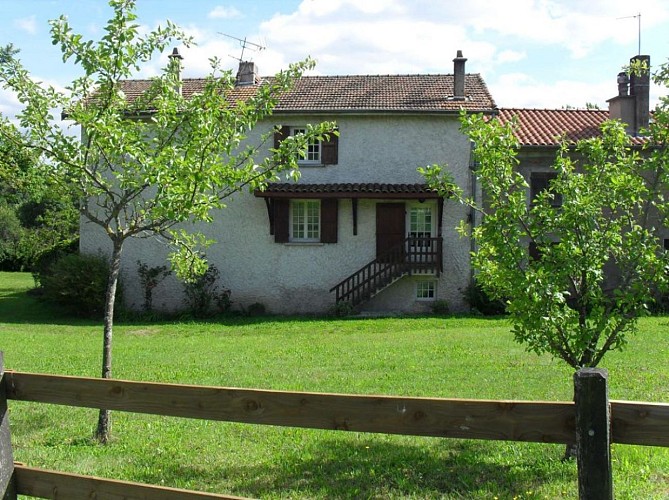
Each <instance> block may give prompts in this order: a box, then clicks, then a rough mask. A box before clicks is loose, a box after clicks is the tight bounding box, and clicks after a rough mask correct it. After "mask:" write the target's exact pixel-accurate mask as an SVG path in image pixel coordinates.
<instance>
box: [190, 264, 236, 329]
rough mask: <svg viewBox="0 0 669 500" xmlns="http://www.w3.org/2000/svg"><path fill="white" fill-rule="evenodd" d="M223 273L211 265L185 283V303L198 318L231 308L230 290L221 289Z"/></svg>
mask: <svg viewBox="0 0 669 500" xmlns="http://www.w3.org/2000/svg"><path fill="white" fill-rule="evenodd" d="M220 275H221V273H220V272H219V271H218V269H217V268H216V266H213V265H211V266H209V268H208V269H207V272H205V273H204V274H203V275H202V276H199V277H197V278H195V279H193V280H191V281H187V282H186V283H184V295H185V299H184V302H185V305H186V309H187V311H188V312H189V313H191V314H192V315H193V316H195V317H196V318H206V317H210V316H213V315H215V314H218V313H222V312H227V311H229V310H230V306H231V305H232V301H231V300H230V293H231V292H230V290H228V289H227V288H223V289H219V286H218V278H219V277H220Z"/></svg>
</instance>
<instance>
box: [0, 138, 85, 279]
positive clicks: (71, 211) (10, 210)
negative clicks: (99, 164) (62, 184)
mask: <svg viewBox="0 0 669 500" xmlns="http://www.w3.org/2000/svg"><path fill="white" fill-rule="evenodd" d="M18 137H19V136H18V135H16V136H15V138H18ZM44 168H45V166H44V165H42V164H40V162H39V161H38V158H37V157H36V155H35V154H34V153H32V152H31V151H29V150H28V149H27V148H20V147H19V148H17V147H15V145H14V144H13V143H12V142H10V141H8V140H6V139H4V138H3V137H2V136H0V200H2V201H1V202H0V203H1V205H2V207H1V208H0V269H4V270H31V271H34V270H35V269H36V267H37V266H39V263H40V261H41V260H42V256H43V255H45V254H49V253H52V252H53V251H56V250H65V249H67V248H69V247H70V246H72V244H73V243H74V242H76V241H77V234H78V224H79V215H78V210H77V209H76V206H75V203H74V199H73V198H72V197H71V196H70V195H69V193H68V192H66V191H63V190H62V189H60V188H59V186H58V185H55V184H54V183H52V182H49V176H48V175H44Z"/></svg>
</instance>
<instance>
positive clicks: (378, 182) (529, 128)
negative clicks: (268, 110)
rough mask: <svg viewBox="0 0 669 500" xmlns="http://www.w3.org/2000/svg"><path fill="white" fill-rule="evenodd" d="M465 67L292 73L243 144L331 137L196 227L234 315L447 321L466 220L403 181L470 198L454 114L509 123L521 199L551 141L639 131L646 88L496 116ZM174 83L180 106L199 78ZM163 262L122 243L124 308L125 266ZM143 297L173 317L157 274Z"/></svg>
mask: <svg viewBox="0 0 669 500" xmlns="http://www.w3.org/2000/svg"><path fill="white" fill-rule="evenodd" d="M644 57H645V56H644ZM466 61H467V59H465V58H464V57H463V56H462V53H461V52H460V51H458V52H457V56H456V57H455V58H454V59H453V73H452V74H432V75H374V76H370V75H350V76H305V77H302V78H301V79H300V80H299V81H298V82H297V84H296V85H295V87H294V89H293V90H292V91H290V92H288V93H286V94H285V95H283V97H282V98H281V100H280V102H279V104H278V106H277V107H276V109H275V111H274V114H273V115H272V116H271V118H270V119H268V120H266V121H264V122H262V123H260V124H259V125H258V127H257V129H256V130H254V132H253V134H257V135H258V137H259V136H260V134H262V133H267V132H271V131H272V130H274V131H275V141H280V140H281V138H282V137H285V136H286V135H289V134H294V133H297V132H299V131H300V130H302V129H304V128H305V126H306V125H307V124H309V123H318V122H321V121H324V120H334V121H336V122H337V124H338V129H339V136H338V137H332V138H331V140H330V141H328V142H322V143H314V144H310V145H309V149H308V152H307V156H306V158H305V159H304V160H303V161H301V162H300V170H301V173H302V176H301V179H300V181H299V182H297V183H292V182H291V183H288V182H286V183H276V184H271V185H269V186H268V188H267V189H266V190H264V191H257V192H255V193H246V192H240V193H237V194H236V195H235V196H234V197H233V198H232V199H231V200H229V203H228V206H227V208H226V209H224V210H223V211H222V212H221V213H220V214H217V216H216V217H215V221H214V223H212V224H210V225H207V226H206V227H205V228H204V229H205V232H206V233H207V235H208V236H211V237H212V238H214V239H215V240H216V242H217V243H216V244H214V245H213V246H212V247H210V248H209V249H208V250H207V259H208V261H209V262H210V263H211V264H213V265H215V266H216V268H217V269H218V270H219V271H220V279H221V284H222V286H224V287H226V288H229V289H230V290H231V292H232V296H231V298H232V300H233V302H234V304H235V305H236V306H238V307H248V306H249V305H250V304H253V303H262V304H263V305H264V306H265V307H266V308H267V309H268V310H269V311H271V312H274V313H282V314H290V313H298V314H305V313H306V314H308V313H322V312H325V311H327V310H328V309H330V308H331V307H332V306H334V305H335V303H342V302H344V303H346V302H347V303H349V304H350V305H351V306H354V307H355V308H356V309H357V310H359V311H363V312H370V313H373V312H397V313H412V312H424V311H429V310H430V309H431V307H432V306H433V305H434V304H435V301H440V300H443V301H446V303H447V304H448V306H449V307H450V310H451V311H465V310H466V309H467V305H466V303H465V301H464V298H463V292H464V290H465V289H466V288H467V287H468V286H469V285H470V283H471V281H472V277H473V276H472V270H471V266H470V260H469V255H470V252H471V251H472V250H473V248H472V243H471V241H469V240H467V239H464V238H461V237H459V236H458V234H457V233H456V231H455V227H456V225H457V224H458V222H459V221H461V220H463V219H469V220H470V221H472V222H474V223H476V220H475V216H474V214H473V213H470V212H469V210H468V209H467V208H466V207H464V206H463V205H460V204H458V203H457V202H455V201H451V200H445V199H443V198H441V197H439V196H438V195H437V194H436V193H435V192H433V191H431V190H430V189H428V188H427V186H426V185H425V183H424V179H423V178H422V176H421V175H420V174H419V173H418V172H417V168H418V167H422V166H426V165H431V164H447V165H448V166H449V169H450V170H451V171H452V172H453V174H454V178H455V181H456V182H457V183H458V184H459V185H460V186H461V187H462V188H463V190H464V192H465V194H466V195H468V196H474V197H479V198H480V196H481V193H480V192H477V191H478V190H477V187H476V181H475V176H474V167H475V166H474V164H473V160H472V158H473V156H472V145H471V144H470V141H469V140H468V138H467V137H466V136H465V135H464V134H463V133H462V132H461V131H460V124H459V120H458V116H459V113H460V110H461V109H465V110H466V111H468V112H472V113H474V112H476V113H479V112H480V113H484V114H487V115H489V116H490V117H495V118H497V119H501V120H509V119H511V117H513V116H515V117H516V119H517V120H518V123H519V125H520V127H519V130H518V137H519V139H520V142H521V144H522V150H521V154H520V159H521V169H522V171H523V173H524V175H526V176H527V178H528V181H529V182H530V184H531V186H532V190H538V189H545V188H546V186H547V182H548V181H549V179H550V175H551V174H550V172H549V168H550V165H551V163H552V159H553V158H554V155H555V152H556V151H557V147H558V144H559V138H560V137H562V136H566V137H567V138H568V139H573V140H577V139H580V138H584V137H591V136H593V135H596V134H597V133H598V131H597V127H598V125H599V124H600V123H601V122H602V121H604V120H606V119H607V118H609V117H614V118H620V119H622V120H623V121H625V122H626V123H629V124H630V130H629V131H630V133H631V134H632V135H635V134H636V133H637V132H638V130H639V128H641V127H642V126H644V125H647V124H648V81H647V80H645V83H644V82H640V81H633V82H631V84H630V83H629V82H627V83H624V82H622V81H621V83H620V90H619V95H618V96H617V97H615V98H613V99H612V100H611V101H610V111H599V110H533V109H498V108H497V105H496V103H495V101H494V100H493V98H492V96H491V95H490V92H489V91H488V88H487V87H486V84H485V82H484V81H483V79H482V78H481V76H480V75H479V74H468V73H466V72H465V63H466ZM619 79H620V80H623V78H622V76H621V77H619ZM262 81H263V78H261V77H260V76H259V75H258V71H257V67H256V65H255V64H254V63H248V62H243V63H241V64H240V70H239V73H238V75H237V85H238V89H237V90H236V91H239V92H241V93H244V92H246V93H248V92H253V89H254V87H255V86H257V85H259V84H261V82H262ZM182 84H183V86H182V92H184V94H185V95H187V94H188V93H195V92H197V91H198V88H199V87H198V86H201V85H202V80H198V79H184V80H183V81H182ZM147 85H148V82H146V81H129V82H126V83H125V88H124V91H125V92H126V95H130V96H131V95H133V94H134V95H138V94H139V93H141V92H142V91H143V89H145V88H146V86H147ZM644 85H645V87H644ZM627 89H629V91H628V90H627ZM644 109H645V114H644V112H643V110H644ZM267 147H268V148H269V146H267ZM266 153H267V154H269V150H267V151H266ZM106 244H107V240H106V238H104V237H103V235H101V234H99V230H98V229H96V228H94V227H93V225H91V224H88V225H87V224H82V227H81V250H82V252H87V253H95V252H98V251H99V250H100V249H102V250H103V251H105V250H106V249H105V247H104V245H106ZM166 256H167V250H166V249H165V248H164V247H163V246H162V245H160V244H159V243H157V242H154V241H152V240H136V241H129V242H128V243H127V245H126V249H125V253H124V259H123V262H124V267H123V269H122V280H123V281H124V283H125V296H124V298H125V301H126V305H127V306H129V307H134V308H139V307H140V305H141V304H142V291H141V287H140V286H139V284H138V283H139V281H138V280H139V278H138V274H137V270H136V265H137V264H136V263H137V261H141V262H144V263H146V264H148V265H150V266H157V265H164V264H165V263H166ZM154 297H155V299H154V306H155V307H156V308H157V309H163V310H174V309H178V308H179V307H180V306H181V305H182V300H183V289H182V286H181V285H180V284H179V283H178V282H177V281H176V280H175V279H174V278H171V277H170V278H168V279H167V280H165V281H164V282H163V283H162V284H161V285H160V287H159V288H158V289H156V291H155V292H154Z"/></svg>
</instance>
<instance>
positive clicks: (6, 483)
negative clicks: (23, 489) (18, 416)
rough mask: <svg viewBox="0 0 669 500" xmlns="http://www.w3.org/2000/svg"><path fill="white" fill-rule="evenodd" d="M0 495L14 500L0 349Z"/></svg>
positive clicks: (9, 438) (14, 489)
mask: <svg viewBox="0 0 669 500" xmlns="http://www.w3.org/2000/svg"><path fill="white" fill-rule="evenodd" d="M0 495H2V499H3V500H16V485H15V484H14V454H13V453H12V441H11V436H10V434H9V412H8V411H7V393H6V391H5V363H4V356H3V352H2V351H0Z"/></svg>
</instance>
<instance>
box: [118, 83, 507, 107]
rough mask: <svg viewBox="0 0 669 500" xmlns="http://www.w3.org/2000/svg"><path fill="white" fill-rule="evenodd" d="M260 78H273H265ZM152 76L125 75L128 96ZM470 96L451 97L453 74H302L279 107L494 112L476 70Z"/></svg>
mask: <svg viewBox="0 0 669 500" xmlns="http://www.w3.org/2000/svg"><path fill="white" fill-rule="evenodd" d="M262 81H265V82H267V81H271V78H264V79H262V80H261V85H262ZM150 83H151V81H150V80H126V81H124V82H122V90H123V92H124V93H125V95H126V98H127V99H128V100H129V101H132V100H134V99H136V98H137V97H138V96H139V95H141V94H142V93H143V92H145V91H146V90H147V88H148V87H149V85H150ZM204 83H205V80H204V79H184V80H183V82H182V92H183V94H184V95H185V96H186V97H190V96H192V95H193V94H195V93H197V92H199V91H201V90H202V88H203V87H204ZM256 88H257V86H255V85H247V86H237V87H235V89H234V90H233V91H232V92H231V94H230V100H231V102H236V101H237V100H240V99H241V100H243V99H245V98H248V97H249V96H250V95H252V94H253V93H254V92H255V90H256ZM465 94H466V99H461V100H456V99H453V97H452V95H453V75H353V76H303V77H301V78H300V79H298V80H297V81H296V83H295V86H294V88H293V89H292V90H291V91H289V92H286V93H285V94H284V95H283V96H282V97H281V99H280V100H279V103H278V105H277V107H276V108H275V112H277V113H279V112H319V111H323V112H333V111H335V112H355V111H362V112H375V111H376V112H379V111H397V112H412V111H419V112H459V110H460V109H461V108H464V109H467V110H470V111H484V112H485V111H487V112H490V111H492V109H493V108H494V107H495V102H494V100H493V98H492V96H491V95H490V92H489V91H488V88H487V86H486V84H485V82H484V81H483V79H482V78H481V76H480V75H478V74H468V75H466V76H465Z"/></svg>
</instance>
